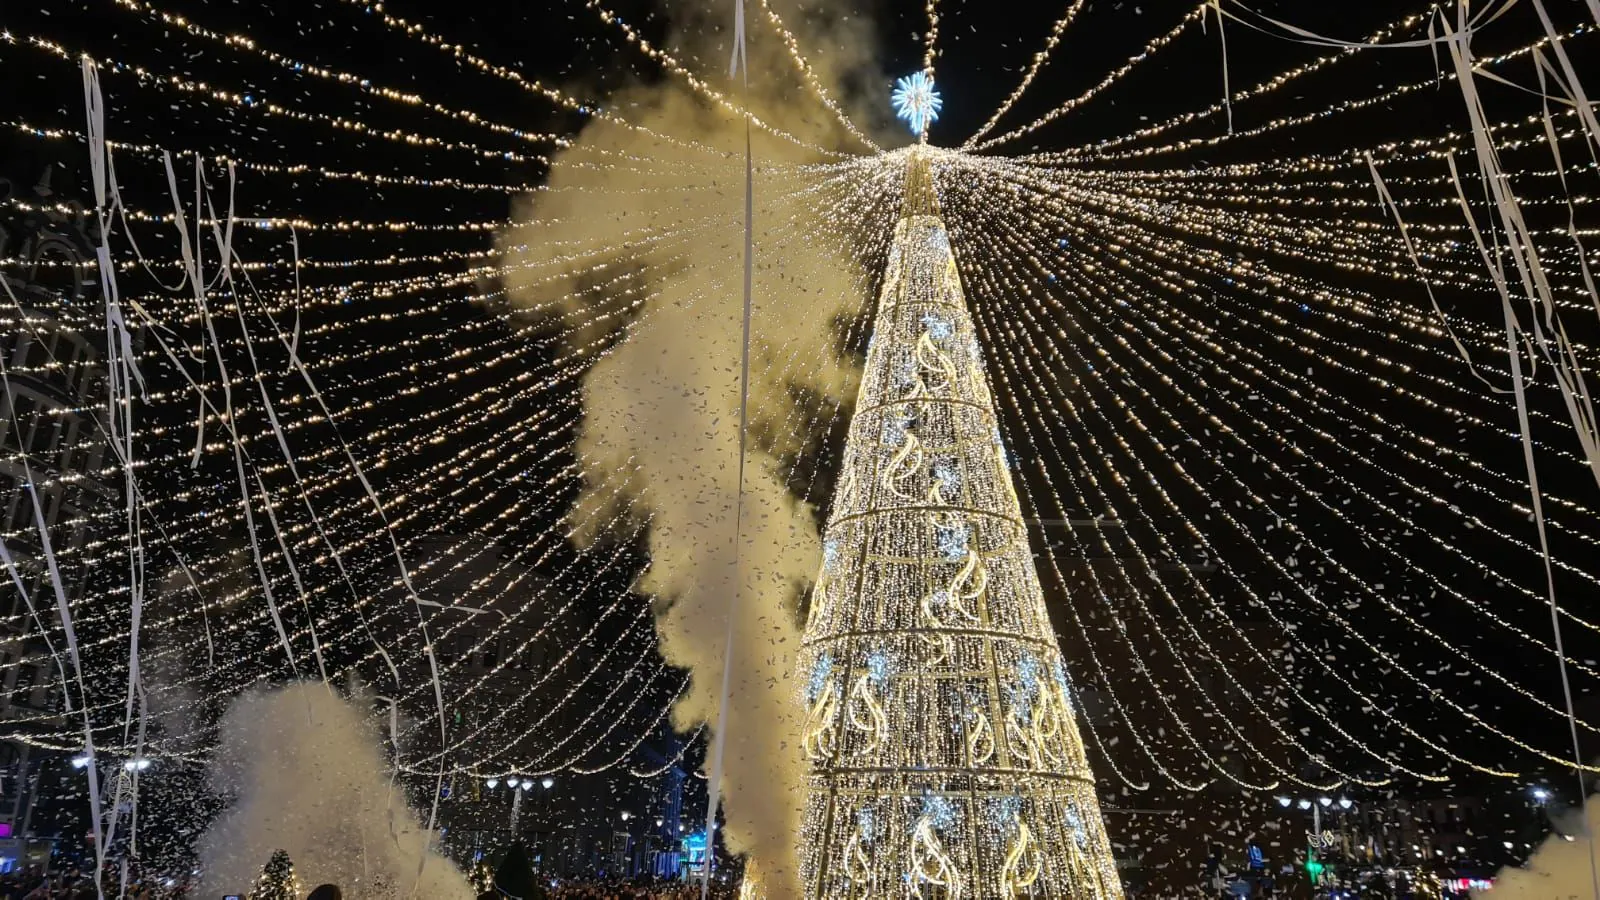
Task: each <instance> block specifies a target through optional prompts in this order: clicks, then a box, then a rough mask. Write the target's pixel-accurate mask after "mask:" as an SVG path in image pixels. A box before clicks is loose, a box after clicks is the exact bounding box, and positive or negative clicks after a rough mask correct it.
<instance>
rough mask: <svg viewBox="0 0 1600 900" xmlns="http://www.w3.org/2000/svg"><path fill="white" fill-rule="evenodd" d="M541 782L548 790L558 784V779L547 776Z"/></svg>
mask: <svg viewBox="0 0 1600 900" xmlns="http://www.w3.org/2000/svg"><path fill="white" fill-rule="evenodd" d="M539 783H540V784H541V785H544V789H545V790H547V791H548V790H550V789H551V788H553V787H555V786H556V780H555V779H554V778H546V779H545V780H543V781H541V782H539Z"/></svg>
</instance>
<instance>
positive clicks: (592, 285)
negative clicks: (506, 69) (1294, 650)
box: [501, 3, 892, 896]
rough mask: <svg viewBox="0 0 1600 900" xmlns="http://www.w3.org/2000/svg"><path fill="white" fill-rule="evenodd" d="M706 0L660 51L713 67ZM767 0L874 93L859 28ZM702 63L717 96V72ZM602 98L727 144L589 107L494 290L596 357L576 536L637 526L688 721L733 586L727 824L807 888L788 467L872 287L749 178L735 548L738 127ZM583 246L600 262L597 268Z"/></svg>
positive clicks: (804, 530)
mask: <svg viewBox="0 0 1600 900" xmlns="http://www.w3.org/2000/svg"><path fill="white" fill-rule="evenodd" d="M690 5H691V6H693V5H695V4H690ZM706 6H708V7H709V8H710V9H709V10H708V11H700V12H697V13H686V12H685V11H683V10H681V9H677V8H674V9H673V10H672V14H673V16H674V17H675V18H674V21H673V23H672V25H673V27H672V35H673V36H672V37H671V38H669V41H668V45H669V46H670V47H672V48H673V49H674V50H675V51H676V52H677V55H678V56H679V57H680V58H683V59H696V60H718V61H721V62H720V63H719V65H725V64H726V62H725V61H726V59H727V57H728V53H729V50H730V46H729V44H728V43H727V41H728V26H729V25H730V24H731V10H729V9H727V8H725V7H724V5H722V4H707V5H706ZM776 6H777V8H778V9H779V10H780V12H781V13H782V14H783V15H784V16H785V19H786V24H787V25H788V26H789V27H790V28H791V29H792V30H793V31H794V32H795V34H796V36H797V37H798V39H799V42H800V44H801V46H802V47H804V48H805V49H806V52H807V54H808V56H811V57H812V58H813V60H814V61H815V62H816V63H817V75H818V77H819V79H820V81H821V82H822V83H823V84H824V85H826V86H827V89H828V90H829V91H830V93H831V94H832V95H833V96H835V97H837V98H839V99H840V100H841V101H842V102H843V104H844V106H845V108H846V109H849V110H851V111H852V112H856V113H859V112H860V111H862V110H868V109H873V108H875V107H883V106H885V105H886V101H885V100H884V98H883V97H880V96H874V97H872V98H870V99H868V98H864V97H857V96H855V90H856V89H857V86H863V85H871V86H872V87H873V89H874V90H877V89H878V88H879V86H880V85H881V84H883V83H884V79H883V78H882V77H881V76H879V75H878V74H877V73H876V71H875V69H874V66H873V65H872V63H871V48H872V36H871V33H870V29H869V28H868V27H867V25H866V23H864V22H863V21H861V20H860V19H859V18H854V17H852V16H851V15H849V14H848V13H846V12H843V11H839V12H838V13H837V14H832V13H828V14H823V12H825V11H819V10H818V9H817V5H816V4H811V5H809V6H808V7H807V13H806V14H804V15H803V14H801V12H800V11H799V10H796V9H791V8H789V5H788V4H783V3H779V4H777V5H776ZM686 16H693V17H694V20H693V21H689V20H688V19H687V18H686ZM750 17H751V23H750V45H749V58H750V64H749V65H750V72H751V86H750V91H751V94H750V105H751V107H752V108H753V109H754V110H755V111H756V112H757V114H758V115H761V116H762V117H763V118H765V119H767V120H768V121H779V122H782V123H783V124H784V126H785V127H786V128H788V129H790V130H791V131H792V132H794V133H795V134H796V135H797V136H799V137H801V138H802V139H804V140H806V141H810V142H815V143H818V144H821V145H822V146H824V147H829V148H851V149H857V150H858V149H859V145H852V144H851V142H850V139H849V138H848V137H847V136H846V135H845V133H844V132H843V130H842V129H841V128H840V126H838V124H837V123H835V122H834V121H833V120H832V119H831V118H827V119H814V120H811V121H809V122H807V121H805V120H797V118H796V116H795V115H794V112H793V111H794V110H795V109H796V108H798V107H800V106H802V105H803V104H800V103H798V102H797V98H795V97H794V96H793V95H792V92H793V90H794V88H793V87H792V86H793V85H794V84H795V82H796V78H795V76H794V72H793V70H792V65H793V64H792V62H791V61H790V60H789V57H788V56H787V55H786V53H785V51H784V47H783V44H782V43H781V41H780V40H779V38H778V36H777V34H776V33H775V32H774V31H773V30H772V29H771V28H770V27H768V26H767V23H766V21H765V19H764V17H762V15H761V13H760V12H759V7H758V6H757V5H756V4H751V5H750ZM724 19H726V20H727V21H724ZM695 68H696V70H697V71H699V72H700V73H701V74H702V75H705V76H706V77H707V78H708V80H709V81H710V82H711V83H712V84H713V85H714V86H717V87H719V88H723V87H728V85H727V82H726V80H725V79H724V78H723V77H720V76H717V75H716V73H715V69H714V68H713V69H712V71H709V72H707V71H704V69H705V68H706V67H705V66H704V65H698V66H696V67H695ZM768 73H770V74H768ZM883 90H884V91H885V92H886V90H887V89H886V88H883ZM729 93H730V96H733V97H738V96H739V92H738V90H737V89H736V88H729ZM884 96H887V94H886V93H885V94H884ZM806 105H808V106H814V104H806ZM608 106H610V107H611V108H626V109H628V110H629V118H630V120H632V121H635V122H638V123H640V124H642V125H643V126H645V127H646V128H650V129H653V130H655V131H656V132H657V133H660V134H672V135H692V136H693V137H694V138H695V140H697V141H700V142H701V143H704V144H709V145H711V146H714V147H716V148H719V149H721V150H724V151H726V155H725V156H711V155H708V154H705V153H703V152H699V151H696V150H693V149H691V148H685V147H681V146H676V145H673V144H670V143H666V142H661V141H657V140H655V139H654V138H652V137H650V136H649V135H646V134H643V133H640V132H636V131H629V130H626V129H623V128H620V127H618V126H615V125H610V124H607V123H605V122H601V121H596V122H594V123H593V124H591V125H590V126H589V127H588V128H586V129H585V130H584V132H583V134H582V135H581V137H580V139H579V140H578V142H577V143H576V145H575V146H574V147H573V148H571V149H570V150H568V151H566V152H564V153H563V154H562V156H561V158H560V159H559V160H558V162H557V164H556V166H555V168H554V170H553V172H552V174H551V177H550V179H549V184H548V190H547V191H545V192H543V193H540V194H535V195H533V196H531V197H529V198H527V199H526V200H525V201H524V202H523V203H521V204H520V205H519V206H520V208H518V209H517V210H515V211H514V214H513V218H514V220H516V221H520V222H527V223H528V224H525V225H521V226H519V227H516V228H513V229H511V230H509V231H508V232H507V233H506V234H504V235H502V239H501V246H502V249H503V251H504V257H505V258H504V260H503V261H504V263H505V264H506V265H507V266H509V267H511V270H510V272H509V273H508V275H507V276H506V280H507V282H508V289H509V295H510V296H511V297H512V299H513V301H514V303H515V304H517V305H518V306H520V307H521V308H522V309H521V310H519V313H518V314H519V315H530V316H535V317H538V316H543V317H546V318H547V319H548V321H549V322H550V323H551V325H552V327H553V328H559V329H561V330H562V331H563V332H564V341H563V344H564V348H565V352H569V353H579V354H585V355H587V356H588V357H589V358H591V359H592V360H593V363H592V366H591V367H590V368H589V370H588V374H587V376H586V378H585V380H584V383H583V385H582V399H583V416H584V418H583V422H582V425H581V428H580V432H579V435H578V441H577V449H578V451H579V453H580V454H581V463H582V466H583V472H584V491H583V494H582V496H581V498H580V499H579V501H578V503H577V504H576V506H575V508H574V509H573V511H572V515H571V527H572V529H573V532H574V535H575V538H576V539H577V540H578V541H579V543H580V544H592V543H594V542H597V541H601V540H606V539H608V538H609V537H611V536H615V535H618V534H625V533H627V532H628V531H630V530H631V529H632V528H634V527H637V526H641V525H644V524H646V519H648V523H647V524H648V532H647V534H648V542H649V550H650V557H651V564H650V567H649V569H648V571H647V572H646V573H645V574H644V576H643V578H642V580H641V581H640V582H639V584H638V585H637V586H636V587H637V589H638V590H640V591H642V592H645V593H648V594H650V595H652V596H653V597H655V598H656V603H657V610H658V614H657V629H658V633H659V636H660V645H661V650H662V652H663V653H664V654H665V656H666V658H667V659H668V661H670V662H671V663H673V664H674V665H677V666H681V667H684V668H686V669H688V670H689V671H690V673H691V675H692V680H691V684H690V687H689V689H688V691H687V692H686V693H685V695H684V696H683V698H682V699H681V700H680V701H679V703H678V705H677V706H676V707H675V709H674V723H675V724H676V725H677V727H679V728H680V729H685V730H687V729H690V728H692V727H694V726H696V725H698V724H700V723H707V722H715V721H716V719H717V707H718V699H719V693H720V689H721V679H722V671H723V650H724V641H725V637H726V623H727V620H726V618H725V617H726V615H727V612H728V609H729V601H730V599H731V597H732V595H733V593H734V590H735V587H736V583H737V586H738V594H737V596H738V606H737V611H736V614H735V618H736V620H735V623H734V627H735V640H736V644H737V649H736V651H735V658H734V664H733V685H732V699H731V704H730V715H729V721H728V722H726V723H725V726H726V728H727V741H728V743H727V750H726V760H725V775H724V783H723V796H724V811H725V815H726V818H727V826H726V831H725V832H724V839H725V840H726V841H727V842H728V844H729V845H730V846H731V847H732V848H733V849H734V850H735V851H742V852H747V853H750V854H751V856H752V857H753V858H755V859H757V860H759V864H760V866H761V870H762V873H763V881H764V882H765V883H766V887H767V888H768V889H769V891H771V895H772V896H798V895H799V891H798V889H797V888H796V887H795V886H794V885H793V884H792V883H791V879H792V878H793V872H794V859H793V850H794V844H795V837H796V833H797V829H798V820H799V816H798V805H799V803H800V802H801V800H802V799H803V798H802V793H803V792H802V790H801V760H800V755H799V754H800V751H799V740H798V729H799V723H798V721H797V720H796V717H795V713H796V710H795V708H794V704H793V692H792V690H791V678H792V675H793V672H792V667H793V664H794V651H795V649H796V645H797V643H798V641H799V635H800V623H799V616H798V612H799V604H800V600H801V597H802V596H803V591H804V588H805V586H806V585H807V584H808V583H809V582H810V581H811V580H812V579H813V578H814V577H815V574H816V570H817V566H818V564H819V561H820V543H819V539H818V536H817V526H816V510H815V508H814V507H813V505H812V504H811V503H808V502H804V501H802V500H800V499H797V497H796V496H795V494H794V490H795V488H796V484H795V483H794V482H795V481H796V479H795V478H794V477H793V476H792V474H791V470H792V465H793V461H794V459H795V458H796V457H797V456H799V455H801V454H804V453H805V452H807V450H808V449H809V448H808V444H807V441H809V440H811V436H814V435H815V434H816V433H817V432H818V430H819V429H825V428H827V427H828V426H829V425H830V423H829V422H827V421H822V422H818V421H815V420H814V419H813V416H815V414H816V411H817V410H819V409H822V410H825V411H827V412H828V413H829V414H833V412H832V411H833V410H835V409H836V408H837V407H838V405H839V404H841V403H842V404H844V405H845V406H846V407H848V405H849V402H850V400H852V399H853V397H854V390H855V385H856V377H857V374H856V371H855V365H854V363H852V362H851V361H850V360H849V359H848V358H847V357H846V355H845V354H843V353H842V350H841V346H840V339H839V330H838V327H837V326H838V325H839V324H840V323H843V322H847V321H853V320H854V317H856V316H857V315H858V314H859V312H860V310H861V307H862V303H863V301H864V299H865V294H866V293H867V292H866V291H865V289H864V287H863V283H862V282H861V278H860V276H861V273H862V267H861V265H860V260H859V258H858V251H859V248H858V247H856V248H852V247H839V246H827V245H826V244H825V240H826V236H827V235H828V234H829V233H830V231H831V230H832V229H829V228H828V227H827V226H828V225H829V224H830V223H824V222H818V221H816V220H815V218H814V214H813V210H820V209H826V208H828V207H829V206H830V204H828V203H823V202H819V201H818V198H817V197H816V196H805V195H799V196H791V195H790V192H793V191H795V190H796V189H797V188H800V187H802V186H804V185H805V184H806V181H804V180H802V179H797V178H794V177H793V176H792V175H786V174H785V173H784V172H783V171H781V170H780V171H758V174H757V179H756V185H755V197H756V208H755V217H754V219H755V229H756V235H755V236H756V252H755V259H756V272H755V289H754V316H753V321H752V341H751V354H752V357H751V384H750V410H751V428H750V435H751V448H750V453H749V455H748V456H747V458H746V464H747V470H746V473H745V492H744V510H743V544H742V546H740V547H736V546H735V542H734V539H733V535H734V520H735V512H736V510H735V505H736V502H737V500H736V498H737V496H738V475H739V473H738V452H737V448H738V441H739V434H738V421H739V415H738V410H739V364H740V349H741V343H742V334H741V327H742V326H741V306H742V260H743V249H744V247H743V244H744V238H743V204H744V160H743V154H744V146H745V144H744V142H745V126H744V123H743V121H742V120H741V119H738V118H736V117H734V116H732V115H729V114H727V113H726V112H725V111H722V110H719V109H717V108H716V107H715V106H714V105H713V104H710V103H708V102H706V101H705V100H703V99H701V98H698V97H696V96H694V95H692V94H691V93H690V92H689V91H688V90H687V88H685V87H684V86H683V82H682V81H681V80H680V79H672V78H668V79H666V80H664V81H663V82H661V83H658V84H652V85H649V86H643V87H636V88H633V89H630V90H627V91H624V92H623V93H622V94H621V95H619V96H614V97H612V98H610V100H609V101H608ZM780 110H787V114H785V113H783V112H779V111H780ZM769 113H770V115H769ZM857 120H858V121H860V120H861V116H860V115H857ZM755 141H756V144H755V151H754V152H755V157H756V160H757V165H758V166H760V167H773V166H782V165H785V164H798V163H812V162H818V161H825V160H819V159H818V157H816V156H814V155H812V154H811V153H810V152H808V151H804V150H802V149H800V148H798V147H796V146H795V145H793V144H791V143H786V142H783V141H781V140H778V139H775V138H771V137H769V136H765V135H763V134H762V133H761V132H759V131H757V132H756V135H755ZM814 180H815V179H813V180H812V181H814ZM577 188H582V190H577ZM890 224H892V222H891V223H890ZM680 229H681V230H680ZM616 247H624V248H625V249H624V250H623V251H622V252H621V253H618V254H615V256H614V258H611V259H609V260H597V259H596V257H595V256H594V255H593V254H594V252H595V251H598V250H599V249H600V248H616ZM597 261H606V262H607V263H608V265H607V267H606V268H604V269H600V270H590V269H589V267H590V266H592V265H593V264H594V263H596V262H597ZM605 313H609V314H610V315H609V316H606V315H603V314H605ZM597 322H598V323H603V324H601V325H596V324H595V323H597ZM802 395H803V396H804V397H806V398H807V402H806V403H804V404H803V405H802V404H800V403H798V402H797V399H796V398H797V397H798V396H802ZM843 414H844V413H839V414H838V415H843ZM813 499H815V500H816V501H817V502H824V501H825V500H826V497H817V498H813ZM736 571H737V572H742V575H738V574H736Z"/></svg>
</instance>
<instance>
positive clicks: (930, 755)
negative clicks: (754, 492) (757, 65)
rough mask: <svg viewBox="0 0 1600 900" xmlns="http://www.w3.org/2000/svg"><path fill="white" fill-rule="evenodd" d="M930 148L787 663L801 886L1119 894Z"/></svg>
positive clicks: (914, 162)
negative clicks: (800, 792)
mask: <svg viewBox="0 0 1600 900" xmlns="http://www.w3.org/2000/svg"><path fill="white" fill-rule="evenodd" d="M913 125H914V128H915V129H916V130H918V131H920V130H922V129H924V128H925V127H926V121H923V122H920V123H913ZM929 164H930V154H929V151H927V150H925V149H921V148H918V149H915V150H913V151H912V153H911V157H910V164H909V167H908V170H907V183H906V199H905V208H904V211H903V215H902V217H901V219H900V221H899V224H898V226H897V228H896V231H895V236H894V243H893V245H892V246H891V248H890V252H889V259H888V264H887V265H888V267H887V272H886V273H885V276H884V281H883V287H882V291H881V293H880V295H879V301H878V311H877V318H876V321H875V322H874V325H873V335H872V341H871V343H870V345H869V348H868V351H867V362H866V372H865V374H864V377H863V379H862V383H861V389H860V395H859V397H858V398H857V400H856V408H855V415H854V418H853V419H852V420H851V422H850V431H849V437H848V441H847V443H846V446H845V453H844V466H843V471H842V473H841V477H840V481H839V487H838V489H837V492H836V494H835V496H834V500H833V508H832V510H831V512H830V514H829V519H828V525H827V530H826V532H825V535H824V544H823V563H822V571H821V574H820V575H819V577H818V580H817V587H816V591H815V594H814V596H813V599H812V604H811V609H810V612H809V614H808V621H807V623H806V629H805V638H804V642H803V649H802V653H801V657H800V665H801V671H800V673H799V676H798V680H799V691H800V693H801V695H802V700H803V702H804V703H805V712H806V723H805V740H804V747H805V753H806V756H807V759H808V765H809V796H808V798H807V804H806V809H805V817H804V821H803V834H802V837H801V846H800V856H801V869H802V874H803V877H804V879H805V888H806V892H807V896H808V897H813V898H823V897H828V898H833V897H851V898H869V897H870V898H877V897H891V896H895V897H944V898H952V900H954V898H1007V900H1009V898H1016V897H1052V898H1057V897H1059V898H1075V900H1120V898H1121V896H1122V888H1121V885H1120V883H1119V882H1118V880H1117V872H1116V866H1115V863H1114V861H1113V860H1112V857H1111V850H1110V845H1109V842H1108V841H1107V838H1106V833H1105V828H1104V825H1103V823H1102V821H1101V818H1100V807H1099V804H1098V802H1097V801H1096V799H1095V794H1094V780H1093V776H1092V775H1091V773H1090V771H1089V766H1088V762H1087V761H1086V759H1085V757H1084V751H1083V743H1082V740H1081V739H1080V737H1079V733H1078V727H1077V724H1076V722H1075V720H1074V713H1073V706H1072V700H1071V696H1072V694H1071V689H1070V687H1069V685H1068V681H1067V676H1066V669H1065V667H1064V665H1063V663H1062V657H1061V651H1060V649H1059V647H1058V646H1057V644H1056V640H1055V636H1054V633H1053V632H1052V630H1051V627H1050V621H1049V616H1048V614H1047V613H1046V611H1045V605H1044V598H1043V595H1042V593H1041V591H1040V588H1039V581H1038V576H1037V574H1036V573H1035V570H1034V564H1033V557H1032V554H1031V552H1030V550H1029V547H1028V531H1027V527H1026V525H1025V524H1024V522H1023V520H1022V517H1021V510H1020V507H1019V505H1018V502H1017V495H1016V491H1015V487H1014V486H1013V484H1012V479H1011V473H1010V467H1009V464H1008V461H1007V457H1006V451H1005V448H1004V446H1003V445H1002V443H1001V438H1000V431H999V428H998V424H997V421H996V418H995V412H994V404H993V402H992V399H991V397H990V393H989V387H988V383H987V380H986V378H985V376H984V364H983V356H982V353H981V351H980V349H979V346H978V341H977V336H976V334H975V333H974V331H973V326H972V320H971V317H970V315H969V314H968V312H967V308H966V301H965V298H964V296H963V292H962V286H961V279H960V277H959V275H958V274H957V271H956V264H955V259H954V256H953V255H952V252H951V248H950V241H949V238H948V236H947V235H946V233H945V229H944V225H943V223H942V221H941V220H940V218H939V214H938V205H937V202H936V200H935V195H934V190H933V181H932V175H931V172H930V169H929Z"/></svg>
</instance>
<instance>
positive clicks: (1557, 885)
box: [1472, 797, 1600, 900]
mask: <svg viewBox="0 0 1600 900" xmlns="http://www.w3.org/2000/svg"><path fill="white" fill-rule="evenodd" d="M1553 824H1554V825H1555V827H1554V829H1553V830H1552V831H1551V832H1550V834H1548V835H1546V837H1545V839H1544V843H1542V844H1540V845H1539V847H1538V848H1537V849H1535V850H1534V851H1533V855H1532V856H1530V857H1529V858H1528V862H1527V863H1526V864H1525V865H1523V866H1522V867H1520V868H1515V867H1510V866H1508V867H1506V868H1504V869H1501V870H1500V871H1499V872H1496V873H1495V880H1494V888H1493V889H1492V890H1490V891H1487V892H1484V891H1473V892H1472V895H1473V896H1474V897H1483V898H1493V900H1573V898H1580V897H1595V896H1597V895H1596V893H1595V872H1594V869H1593V868H1592V865H1593V864H1594V861H1592V860H1591V859H1590V854H1591V852H1593V853H1597V854H1600V845H1597V846H1595V847H1593V848H1591V846H1590V842H1592V841H1594V840H1595V839H1596V838H1595V836H1596V835H1600V800H1596V798H1595V797H1590V798H1589V800H1588V801H1586V802H1585V803H1584V809H1583V813H1582V814H1581V815H1580V814H1579V813H1578V811H1577V810H1572V811H1570V812H1569V814H1567V815H1565V816H1560V817H1558V818H1556V819H1555V821H1554V823H1553Z"/></svg>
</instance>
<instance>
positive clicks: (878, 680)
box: [867, 649, 894, 687]
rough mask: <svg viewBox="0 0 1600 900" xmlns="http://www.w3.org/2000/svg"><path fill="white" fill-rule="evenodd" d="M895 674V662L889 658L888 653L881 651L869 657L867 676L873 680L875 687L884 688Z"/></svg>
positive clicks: (872, 653)
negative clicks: (885, 683)
mask: <svg viewBox="0 0 1600 900" xmlns="http://www.w3.org/2000/svg"><path fill="white" fill-rule="evenodd" d="M893 672H894V661H893V660H891V659H890V658H889V653H888V651H885V650H881V649H879V650H874V651H872V652H871V653H870V654H868V655H867V676H868V677H869V678H871V679H872V683H873V685H874V686H876V687H883V684H884V682H886V681H888V680H889V676H890V675H891V674H893Z"/></svg>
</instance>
